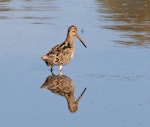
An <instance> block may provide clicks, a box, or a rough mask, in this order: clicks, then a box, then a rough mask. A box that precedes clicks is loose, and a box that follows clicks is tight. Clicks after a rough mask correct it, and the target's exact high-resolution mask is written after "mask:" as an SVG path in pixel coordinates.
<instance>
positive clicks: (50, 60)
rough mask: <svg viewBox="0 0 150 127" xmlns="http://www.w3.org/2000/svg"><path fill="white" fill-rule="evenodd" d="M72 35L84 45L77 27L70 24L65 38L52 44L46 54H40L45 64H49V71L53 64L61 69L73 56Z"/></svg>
mask: <svg viewBox="0 0 150 127" xmlns="http://www.w3.org/2000/svg"><path fill="white" fill-rule="evenodd" d="M74 37H77V38H78V39H79V40H80V42H81V43H82V44H83V45H84V46H85V47H86V45H85V44H84V42H83V41H82V40H81V38H80V37H79V35H78V31H77V27H76V26H70V27H69V28H68V33H67V37H66V40H65V41H64V42H63V43H61V44H58V45H56V46H54V47H53V48H52V49H51V50H50V51H49V52H48V53H47V54H46V55H44V56H42V57H41V59H42V60H44V61H45V63H46V64H47V66H51V72H52V71H53V66H59V69H58V71H61V70H62V67H63V66H64V65H65V64H67V63H69V62H70V61H71V59H72V58H73V56H74Z"/></svg>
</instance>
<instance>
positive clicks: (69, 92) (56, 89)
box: [41, 73, 86, 112]
mask: <svg viewBox="0 0 150 127" xmlns="http://www.w3.org/2000/svg"><path fill="white" fill-rule="evenodd" d="M41 88H46V89H48V90H50V91H51V92H52V93H55V94H58V95H61V96H64V97H65V98H66V100H67V103H68V109H69V110H70V112H76V111H77V110H78V103H79V101H80V99H81V97H82V95H83V94H84V92H85V91H86V88H85V89H84V90H83V91H82V93H81V94H80V96H79V97H78V98H77V99H76V100H75V97H74V83H73V81H72V80H71V79H70V78H69V77H67V76H66V75H62V74H61V75H55V74H53V73H52V75H50V76H48V77H47V78H46V80H45V82H44V84H43V85H42V86H41Z"/></svg>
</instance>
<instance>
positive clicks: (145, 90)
mask: <svg viewBox="0 0 150 127" xmlns="http://www.w3.org/2000/svg"><path fill="white" fill-rule="evenodd" d="M138 3H139V4H138ZM121 5H122V6H121ZM128 5H129V6H128ZM131 5H132V1H126V3H123V1H121V2H120V3H119V4H113V3H111V2H109V1H105V0H99V1H98V0H95V1H94V0H93V1H91V0H84V1H79V0H76V1H69V0H68V1H64V0H63V1H57V0H49V1H48V0H36V1H35V0H21V1H17V0H9V1H6V2H4V1H3V2H0V35H1V39H0V59H1V62H0V86H1V89H0V112H1V113H0V126H2V127H10V126H11V127H41V126H43V127H49V126H54V127H58V126H71V127H77V126H78V127H83V126H86V127H91V126H95V127H100V126H103V127H110V126H111V127H149V126H150V122H149V120H150V110H149V107H150V85H149V83H150V60H149V55H150V49H149V38H148V37H147V35H149V32H150V30H149V29H148V25H147V24H148V23H149V20H148V19H149V17H150V16H149V10H148V9H147V10H146V9H145V8H144V7H146V8H148V7H149V2H148V1H144V2H143V3H142V1H140V0H138V1H137V4H135V5H134V7H133V8H136V7H137V6H138V7H139V6H140V7H141V8H142V7H143V8H144V10H145V12H144V13H142V12H141V15H142V16H143V14H145V15H144V18H142V19H141V20H140V21H139V18H137V20H136V17H132V16H131V15H127V13H128V14H132V13H133V12H134V13H133V14H135V13H136V11H137V10H136V11H134V9H131V8H130V6H131ZM124 6H127V8H128V7H129V10H130V11H129V12H126V13H121V12H123V11H120V10H124V11H126V10H127V9H126V8H123V7H124ZM120 8H122V9H120ZM137 12H138V11H137ZM125 14H126V15H125ZM138 14H139V12H138ZM122 15H123V16H124V17H125V16H127V17H125V19H126V18H128V19H129V21H127V22H126V20H124V18H122V17H123V16H122ZM141 15H140V16H139V17H141ZM115 16H116V17H117V16H118V17H117V18H116V17H115ZM119 16H120V17H119ZM130 19H131V20H130ZM132 24H134V26H135V28H136V29H133V28H131V27H130V26H131V25H132ZM70 25H76V26H77V27H78V32H79V35H80V37H81V38H82V40H83V41H84V43H85V44H86V45H87V48H84V46H83V45H82V44H81V43H80V42H79V41H78V40H77V39H75V47H76V52H75V56H74V58H73V60H72V61H71V62H70V63H69V64H68V65H66V66H64V67H63V74H64V75H67V76H68V77H70V78H71V79H72V81H73V82H74V87H75V98H77V97H78V96H79V95H80V93H81V92H82V90H83V89H84V88H85V87H86V88H87V90H86V92H85V93H84V95H83V97H82V98H81V100H80V102H79V105H78V111H77V112H75V113H71V112H70V111H69V110H68V107H67V102H66V100H65V98H64V97H61V96H59V95H56V94H53V93H52V92H50V91H48V90H46V89H41V88H40V87H41V86H42V84H43V83H44V81H45V79H46V77H47V76H49V75H51V73H50V71H49V67H47V66H46V65H45V63H44V62H43V61H42V60H41V59H40V57H41V56H42V55H44V54H45V53H47V52H48V51H49V49H50V48H51V47H52V46H54V45H56V44H58V43H61V42H63V41H64V40H65V38H66V33H67V29H68V27H69V26H70ZM118 25H119V26H118ZM120 26H123V28H122V27H120ZM139 27H141V29H140V30H139V31H138V30H137V29H138V28H139ZM127 29H128V30H127ZM135 37H136V39H135ZM141 40H142V42H141ZM118 42H119V43H118ZM139 42H141V44H140V43H139ZM54 72H55V73H56V74H57V67H55V68H54Z"/></svg>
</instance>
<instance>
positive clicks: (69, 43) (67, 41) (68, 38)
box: [65, 34, 74, 47]
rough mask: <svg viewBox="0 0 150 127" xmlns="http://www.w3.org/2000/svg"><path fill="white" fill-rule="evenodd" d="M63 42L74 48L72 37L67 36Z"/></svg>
mask: <svg viewBox="0 0 150 127" xmlns="http://www.w3.org/2000/svg"><path fill="white" fill-rule="evenodd" d="M65 42H66V43H67V45H69V46H70V47H74V36H72V35H69V34H68V35H67V38H66V41H65Z"/></svg>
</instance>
